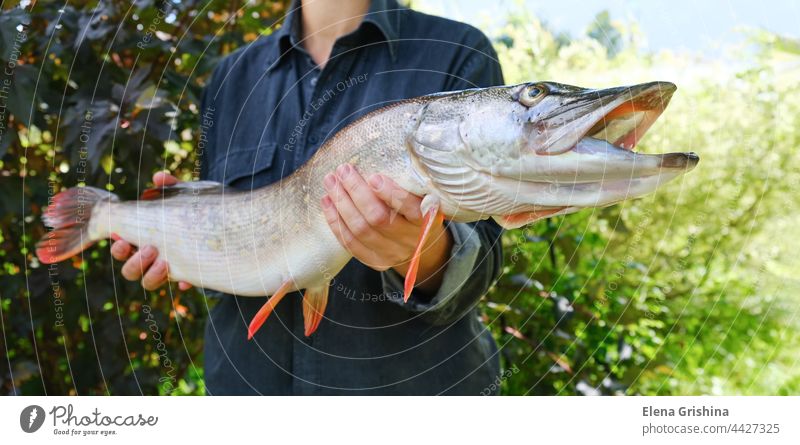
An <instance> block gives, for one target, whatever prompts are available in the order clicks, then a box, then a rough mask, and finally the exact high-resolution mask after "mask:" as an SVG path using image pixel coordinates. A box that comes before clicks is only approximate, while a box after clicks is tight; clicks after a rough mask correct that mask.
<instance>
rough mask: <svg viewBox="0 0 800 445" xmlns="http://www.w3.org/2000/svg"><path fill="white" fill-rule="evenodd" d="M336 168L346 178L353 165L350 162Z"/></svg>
mask: <svg viewBox="0 0 800 445" xmlns="http://www.w3.org/2000/svg"><path fill="white" fill-rule="evenodd" d="M336 170H337V171H338V172H339V175H340V176H341V177H342V178H346V177H347V176H348V175H350V172H351V171H352V170H353V167H351V166H350V164H342V165H340V166H339V168H338V169H336Z"/></svg>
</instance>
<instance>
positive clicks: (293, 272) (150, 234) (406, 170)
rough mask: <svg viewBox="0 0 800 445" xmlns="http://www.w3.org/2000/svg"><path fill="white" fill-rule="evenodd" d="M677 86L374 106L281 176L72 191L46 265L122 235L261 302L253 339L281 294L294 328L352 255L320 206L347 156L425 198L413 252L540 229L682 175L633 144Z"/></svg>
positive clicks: (50, 212)
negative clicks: (483, 230)
mask: <svg viewBox="0 0 800 445" xmlns="http://www.w3.org/2000/svg"><path fill="white" fill-rule="evenodd" d="M675 89H676V87H675V85H673V84H672V83H669V82H650V83H644V84H639V85H634V86H626V87H616V88H607V89H587V88H579V87H575V86H569V85H563V84H559V83H554V82H532V83H524V84H519V85H511V86H499V87H491V88H478V89H470V90H463V91H456V92H447V93H437V94H431V95H428V96H422V97H417V98H413V99H408V100H403V101H400V102H397V103H395V104H393V105H390V106H387V107H384V108H381V109H379V110H376V111H374V112H371V113H369V114H367V115H365V116H364V117H362V118H360V119H358V120H357V121H355V122H353V123H352V124H350V125H348V126H347V127H345V128H343V129H342V130H340V131H339V132H337V133H336V134H335V135H334V136H333V137H332V138H330V139H329V140H328V141H327V142H326V143H325V144H324V145H323V146H322V147H320V149H319V150H318V152H317V153H316V154H315V155H314V156H313V157H312V158H311V159H310V160H309V161H308V162H307V163H306V164H304V165H303V166H302V167H301V168H299V169H298V170H297V171H295V172H294V173H293V174H292V175H291V176H289V177H287V178H284V179H283V180H281V181H279V182H277V183H274V184H272V185H269V186H267V187H263V188H259V189H255V190H251V191H238V190H233V189H229V188H226V187H224V186H223V185H222V184H219V183H215V182H209V181H196V182H185V183H180V184H178V185H175V186H170V187H163V188H154V189H148V190H146V191H145V192H144V194H143V195H142V198H141V199H140V200H138V201H127V202H122V201H120V200H119V199H118V198H117V197H116V196H115V195H113V194H111V193H109V192H107V191H104V190H100V189H96V188H92V187H76V188H70V189H67V190H65V191H63V192H61V193H59V194H58V195H56V196H54V197H53V199H52V200H51V202H50V203H49V206H48V208H47V209H46V211H45V212H44V216H43V219H44V222H45V223H46V225H47V226H49V227H51V228H52V229H53V230H51V231H49V232H48V233H47V235H46V236H45V237H43V239H42V240H41V241H40V243H39V244H38V245H37V249H36V254H37V256H38V257H39V259H40V260H41V261H42V262H43V263H55V262H58V261H62V260H65V259H67V258H69V257H71V256H73V255H75V254H77V253H79V252H81V251H82V250H84V249H86V248H87V247H88V246H90V245H91V244H92V243H94V242H95V241H97V240H100V239H104V238H108V237H110V236H112V234H117V235H119V236H120V237H122V238H123V239H125V240H127V241H129V242H131V243H133V244H135V245H140V246H141V245H153V246H156V247H157V248H158V252H159V255H160V257H161V258H163V259H164V260H166V261H167V263H168V264H169V275H170V279H171V280H176V281H186V282H188V283H191V284H193V285H195V286H199V287H203V288H207V289H214V290H218V291H222V292H226V293H230V294H234V295H239V296H270V298H269V299H268V300H267V302H266V304H265V305H264V306H263V307H262V308H261V310H260V311H259V312H258V313H257V315H256V316H255V317H254V318H253V320H252V322H251V323H250V326H249V329H248V338H252V336H253V334H254V333H255V332H256V330H258V328H259V327H260V326H261V325H262V324H263V323H264V321H265V320H266V319H267V317H268V316H269V315H270V313H271V312H272V311H273V309H274V308H275V306H276V305H277V304H278V303H279V302H280V301H281V299H282V298H283V297H284V296H285V295H287V294H288V293H289V292H292V291H299V290H305V292H304V295H303V315H304V319H305V334H306V335H311V333H313V332H314V330H315V329H317V326H318V325H319V323H320V320H321V319H322V318H323V313H324V311H325V307H326V305H327V301H328V288H329V285H330V282H331V280H332V278H333V277H334V276H335V275H336V274H337V273H338V272H339V271H340V270H341V269H342V268H343V267H344V265H345V264H346V263H347V262H348V261H349V260H350V259H351V255H350V253H349V252H348V251H347V249H346V248H345V247H343V246H342V245H341V244H340V243H339V242H338V241H337V239H336V237H335V236H334V234H333V232H332V231H331V229H330V228H329V227H328V223H327V222H326V220H325V217H324V215H323V212H322V208H321V202H320V201H321V198H322V197H323V196H324V194H325V190H324V188H323V186H322V178H323V177H324V176H325V175H326V174H328V173H331V172H333V171H334V170H335V168H336V167H337V166H338V165H340V164H343V163H350V164H352V165H353V166H354V167H355V168H356V170H358V171H359V172H360V173H361V174H362V175H365V176H366V175H369V174H374V173H380V174H383V175H385V176H387V177H389V178H391V179H393V180H394V181H395V182H396V183H397V184H398V185H400V186H401V187H403V188H404V189H406V190H408V191H409V192H411V193H413V194H414V195H417V196H419V197H423V199H422V204H421V211H422V214H423V215H424V221H423V229H422V232H421V234H420V237H419V245H418V246H417V249H416V252H415V254H414V256H413V257H412V259H411V261H410V266H409V271H408V273H407V275H406V278H405V289H404V293H405V295H404V297H405V299H406V300H407V299H408V297H409V294H410V293H411V290H412V289H413V287H414V285H415V282H416V273H417V267H418V263H419V257H420V254H421V249H422V246H424V245H425V242H426V239H427V234H428V233H429V230H430V228H431V227H433V225H434V224H436V223H437V222H440V221H442V220H443V219H444V218H446V219H449V220H452V221H457V222H469V221H478V220H482V219H487V218H493V219H494V220H496V221H497V222H498V223H499V224H500V225H501V226H502V227H504V228H506V229H513V228H517V227H521V226H524V225H526V224H529V223H532V222H534V221H536V220H539V219H542V218H546V217H550V216H554V215H563V214H567V213H572V212H576V211H578V210H581V209H584V208H590V207H603V206H608V205H611V204H614V203H617V202H620V201H622V200H626V199H630V198H636V197H640V196H642V195H645V194H647V193H650V192H653V191H654V190H655V189H656V188H658V187H659V186H661V185H662V184H664V183H666V182H667V181H669V180H671V179H674V178H676V177H678V176H680V175H682V174H684V173H686V172H688V171H690V170H691V169H693V168H694V167H695V166H696V165H697V163H698V161H699V158H698V156H697V155H696V154H694V153H667V154H644V153H638V152H635V151H633V148H634V147H635V146H636V144H637V143H638V142H639V139H640V138H641V137H642V136H643V135H644V134H645V132H646V131H647V130H648V128H650V126H651V125H652V124H653V123H654V122H655V120H656V119H657V118H658V117H659V116H660V115H661V113H662V112H663V111H664V108H665V107H666V106H667V104H668V102H669V100H670V98H671V97H672V94H673V93H674V91H675Z"/></svg>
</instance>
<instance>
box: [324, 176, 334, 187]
mask: <svg viewBox="0 0 800 445" xmlns="http://www.w3.org/2000/svg"><path fill="white" fill-rule="evenodd" d="M323 182H324V183H325V187H327V188H333V186H334V185H336V175H334V174H333V173H328V174H327V175H325V179H324V180H323Z"/></svg>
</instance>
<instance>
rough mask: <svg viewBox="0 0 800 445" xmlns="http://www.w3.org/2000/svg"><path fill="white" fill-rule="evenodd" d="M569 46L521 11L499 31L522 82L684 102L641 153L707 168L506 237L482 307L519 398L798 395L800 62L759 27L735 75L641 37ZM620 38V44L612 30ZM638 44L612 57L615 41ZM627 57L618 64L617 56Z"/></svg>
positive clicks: (626, 32)
mask: <svg viewBox="0 0 800 445" xmlns="http://www.w3.org/2000/svg"><path fill="white" fill-rule="evenodd" d="M597 25H598V26H600V25H602V28H603V29H606V30H605V31H602V32H598V31H597V28H596V27H595V28H594V29H592V30H590V32H589V33H588V36H587V37H585V38H579V39H573V40H569V41H567V42H564V41H560V40H559V39H555V38H554V37H553V34H552V33H551V32H549V31H548V30H547V29H545V28H544V27H543V26H542V25H541V24H540V22H539V21H538V20H536V19H535V18H534V17H531V16H517V17H514V18H513V19H512V20H510V21H509V24H508V25H507V26H506V27H505V28H504V29H503V30H502V36H501V39H500V41H501V42H509V41H512V42H514V44H513V45H511V46H508V45H503V44H501V45H498V52H499V56H500V59H501V62H502V65H503V68H504V71H505V75H506V79H507V81H508V82H509V83H513V82H521V81H526V80H529V79H552V80H557V81H561V82H565V83H571V84H575V85H582V86H597V87H603V86H612V85H620V84H632V83H636V82H641V81H648V80H656V79H664V80H672V81H674V82H675V83H677V84H678V85H679V90H678V92H677V93H676V95H675V96H674V98H673V100H672V104H671V105H670V106H669V107H668V108H667V110H666V112H665V113H664V115H663V116H662V117H661V119H659V121H658V122H657V123H656V125H655V126H654V128H653V129H651V131H650V132H649V133H648V135H647V136H646V137H645V138H644V139H643V141H642V143H641V145H640V147H639V148H638V149H639V150H642V151H650V152H669V151H690V150H691V151H696V152H698V153H699V154H700V157H701V162H700V165H699V166H698V168H697V169H696V170H695V171H693V172H691V173H690V174H688V175H687V176H685V177H684V178H682V179H681V180H679V181H678V182H674V183H671V184H669V185H667V186H665V187H664V188H663V189H661V190H660V191H659V192H658V193H656V194H655V195H653V196H650V197H646V198H644V199H640V200H637V201H633V202H625V203H622V204H620V205H617V206H614V207H611V208H606V209H601V210H595V211H584V212H581V213H578V214H575V215H570V216H567V217H559V218H553V219H551V220H549V221H545V222H540V223H538V224H536V225H534V226H532V227H529V228H527V229H524V230H518V231H515V232H511V233H509V234H507V236H506V237H505V245H506V248H507V253H508V256H507V258H506V274H505V275H504V277H503V279H502V280H501V281H500V283H498V285H497V288H496V289H494V290H493V291H492V292H491V293H490V295H489V296H488V298H487V300H488V303H487V304H486V306H485V313H486V320H487V321H489V322H491V323H492V324H491V326H492V330H493V331H494V333H495V334H496V336H497V338H498V340H499V341H500V343H501V345H503V350H502V351H503V352H502V353H503V358H504V361H505V365H506V367H508V368H510V369H519V370H520V371H519V372H516V373H513V374H512V375H511V376H510V377H509V378H508V379H507V380H506V382H505V387H504V391H505V392H506V393H509V394H618V393H627V394H701V393H703V394H705V393H711V394H787V393H797V391H798V390H800V386H799V384H800V381H799V380H798V377H797V376H798V367H797V366H798V364H797V360H796V357H797V354H798V347H797V340H798V337H800V335H799V334H798V333H800V330H799V329H798V327H799V326H800V320H799V319H798V317H797V312H798V310H797V307H798V297H797V291H798V290H800V281H798V279H797V277H796V273H797V271H798V270H800V267H799V266H800V262H798V260H797V259H796V258H794V257H793V256H792V254H791V253H792V252H793V251H796V249H797V247H798V242H797V239H798V236H797V235H798V234H799V231H798V228H797V227H796V226H795V225H794V224H793V223H792V219H793V218H794V215H795V214H796V213H797V210H798V208H800V205H798V204H800V198H798V196H797V193H796V190H797V186H798V185H800V172H799V171H798V169H797V166H798V165H800V154H798V146H800V133H798V131H797V128H800V114H798V113H800V101H798V100H797V98H798V97H800V95H798V93H800V82H797V79H798V78H800V76H799V75H800V60H799V59H798V58H797V57H796V56H795V55H794V54H796V53H794V54H793V51H792V49H793V48H794V47H793V46H792V43H796V42H793V41H791V40H788V39H785V38H781V37H779V36H774V35H771V34H769V33H766V32H757V33H754V34H753V36H754V38H753V39H752V40H753V42H754V43H756V46H755V47H754V48H753V47H748V48H745V49H740V50H739V51H737V52H734V53H733V56H735V57H736V58H738V59H739V60H740V61H744V62H745V63H744V64H743V66H742V68H740V69H737V70H734V69H730V68H726V67H725V66H719V64H716V63H712V62H707V61H704V60H703V59H702V58H698V57H695V56H686V55H684V56H680V55H675V54H671V53H669V52H663V53H659V54H651V53H644V52H642V51H640V50H638V49H637V47H636V46H635V45H634V43H635V41H636V40H637V35H636V34H637V33H636V30H635V28H633V27H627V28H626V27H624V26H623V25H621V24H613V25H612V24H611V22H610V21H609V20H608V17H604V18H602V20H598V21H597ZM609 27H611V28H613V29H614V30H615V31H614V32H613V33H612V32H611V31H608V30H607V29H608V28H609ZM611 34H614V35H618V36H620V38H619V39H613V41H615V42H619V41H624V42H629V43H627V44H626V45H625V46H624V47H616V46H614V48H616V49H615V50H614V51H611V48H609V46H608V44H607V43H606V42H604V40H606V39H607V36H609V35H611ZM615 53H616V54H615Z"/></svg>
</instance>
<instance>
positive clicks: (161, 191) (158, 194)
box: [139, 181, 234, 201]
mask: <svg viewBox="0 0 800 445" xmlns="http://www.w3.org/2000/svg"><path fill="white" fill-rule="evenodd" d="M233 192H234V189H232V188H230V187H227V186H225V185H223V184H221V183H219V182H214V181H187V182H179V183H177V184H174V185H168V186H164V187H153V188H149V189H145V190H144V191H143V192H142V195H141V196H140V197H139V199H140V200H143V201H149V200H152V199H161V198H169V197H171V196H177V195H195V196H197V195H206V194H223V193H233Z"/></svg>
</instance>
